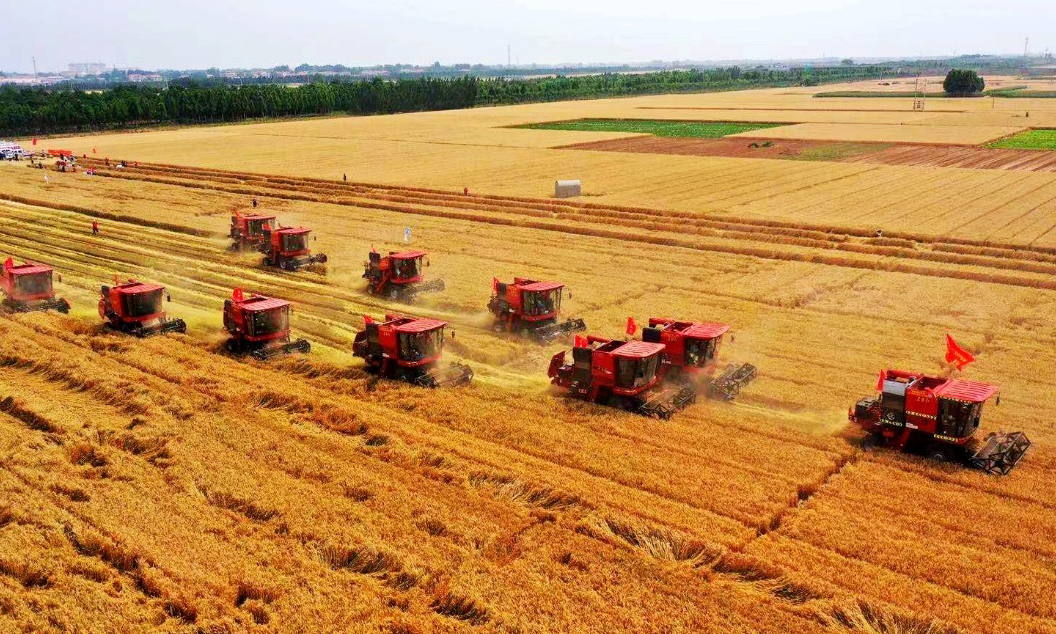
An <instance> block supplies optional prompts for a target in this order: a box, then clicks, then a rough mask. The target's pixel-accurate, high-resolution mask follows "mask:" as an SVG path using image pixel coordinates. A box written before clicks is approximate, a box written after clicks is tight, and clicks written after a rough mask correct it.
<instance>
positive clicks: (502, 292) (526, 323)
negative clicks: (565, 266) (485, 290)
mask: <svg viewBox="0 0 1056 634" xmlns="http://www.w3.org/2000/svg"><path fill="white" fill-rule="evenodd" d="M564 288H565V285H564V284H561V283H558V282H542V281H538V280H530V279H527V278H523V277H515V278H513V282H512V283H509V284H507V283H503V282H500V281H499V280H497V279H494V280H492V284H491V291H492V295H491V300H490V301H488V310H489V311H491V313H492V314H493V315H495V322H494V324H493V328H494V330H495V332H516V333H518V334H521V335H522V336H525V337H531V338H532V339H535V340H536V341H538V342H540V343H549V342H551V341H553V340H554V339H556V338H558V337H560V336H563V335H568V334H570V333H573V332H577V331H581V330H586V329H587V325H586V324H585V323H584V322H583V320H582V319H567V320H565V321H563V322H558V321H557V318H558V315H559V314H560V312H561V296H562V294H563V291H564Z"/></svg>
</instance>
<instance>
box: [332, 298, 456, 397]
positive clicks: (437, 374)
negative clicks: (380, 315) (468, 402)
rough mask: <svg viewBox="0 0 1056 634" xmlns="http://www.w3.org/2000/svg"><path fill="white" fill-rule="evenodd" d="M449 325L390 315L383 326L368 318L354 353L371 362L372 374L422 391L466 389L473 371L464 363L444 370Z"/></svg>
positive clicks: (353, 350)
mask: <svg viewBox="0 0 1056 634" xmlns="http://www.w3.org/2000/svg"><path fill="white" fill-rule="evenodd" d="M446 326H447V322H446V321H440V320H437V319H419V318H417V317H404V316H401V315H386V316H385V321H383V322H381V323H379V322H377V321H374V320H373V319H370V318H369V317H368V318H367V324H366V328H365V329H363V330H362V331H360V332H358V333H356V339H355V341H354V342H353V344H352V353H353V354H354V355H355V356H357V357H360V358H362V359H363V360H364V361H366V362H367V369H368V370H369V371H370V372H373V373H375V374H377V375H378V376H382V377H385V378H388V379H397V380H400V381H406V382H408V383H412V384H414V385H420V386H422V387H443V386H454V385H464V384H466V383H469V382H471V381H472V380H473V370H472V369H471V368H470V367H469V366H467V365H465V364H462V363H458V362H452V363H450V364H449V365H447V366H446V367H441V366H440V357H441V356H442V355H443V352H444V328H445V327H446Z"/></svg>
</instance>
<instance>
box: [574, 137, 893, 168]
mask: <svg viewBox="0 0 1056 634" xmlns="http://www.w3.org/2000/svg"><path fill="white" fill-rule="evenodd" d="M887 147H889V146H888V145H886V144H883V143H845V142H835V143H834V142H826V141H797V140H784V139H759V140H746V139H731V138H723V139H673V138H664V137H634V138H630V139H613V140H609V141H590V142H587V143H576V144H574V145H567V146H564V147H563V148H562V149H568V150H595V151H601V152H632V153H633V152H638V153H643V154H680V155H684V156H729V157H737V158H766V159H801V160H830V161H831V160H842V159H844V158H848V157H859V156H862V157H868V156H870V155H872V154H875V153H877V152H879V151H880V150H883V149H885V148H887ZM862 162H869V161H868V160H863V161H862Z"/></svg>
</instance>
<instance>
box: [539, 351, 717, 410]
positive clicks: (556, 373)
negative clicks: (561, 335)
mask: <svg viewBox="0 0 1056 634" xmlns="http://www.w3.org/2000/svg"><path fill="white" fill-rule="evenodd" d="M576 339H577V341H576V345H575V346H574V347H573V348H572V361H571V362H570V363H565V352H564V351H562V352H559V353H557V354H555V355H554V356H553V358H552V359H551V360H550V368H549V370H548V371H547V374H548V375H549V376H550V379H551V383H553V384H554V385H557V386H558V387H561V388H564V389H565V390H568V393H569V394H570V395H572V396H575V397H578V398H581V399H584V400H588V401H591V402H594V403H601V404H604V405H610V406H612V407H617V408H620V409H624V410H627V411H632V412H637V413H639V414H643V415H646V416H655V417H657V418H662V419H664V420H667V419H669V418H671V416H672V415H673V414H675V413H676V412H679V411H681V410H683V409H685V408H686V407H688V406H689V405H690V404H692V403H693V402H694V401H696V399H697V391H696V389H695V388H694V387H693V386H689V385H681V386H675V385H667V386H665V385H664V384H663V383H662V381H661V375H660V366H661V364H662V362H663V355H664V344H662V343H655V342H651V341H620V340H612V339H606V338H603V337H596V336H593V335H591V336H589V337H586V338H585V339H581V338H580V337H579V336H578V335H577V337H576Z"/></svg>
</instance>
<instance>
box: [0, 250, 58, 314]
mask: <svg viewBox="0 0 1056 634" xmlns="http://www.w3.org/2000/svg"><path fill="white" fill-rule="evenodd" d="M53 273H54V269H52V268H51V267H50V266H47V265H45V264H34V263H31V262H25V263H23V264H15V262H14V260H13V259H11V258H7V260H5V261H4V270H3V273H2V277H0V290H3V292H4V302H3V307H4V310H6V311H8V312H13V313H28V312H30V311H34V310H57V311H59V312H60V313H68V312H70V303H69V302H67V301H66V300H65V299H62V298H60V297H55V289H54V287H53V286H52V276H53Z"/></svg>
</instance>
